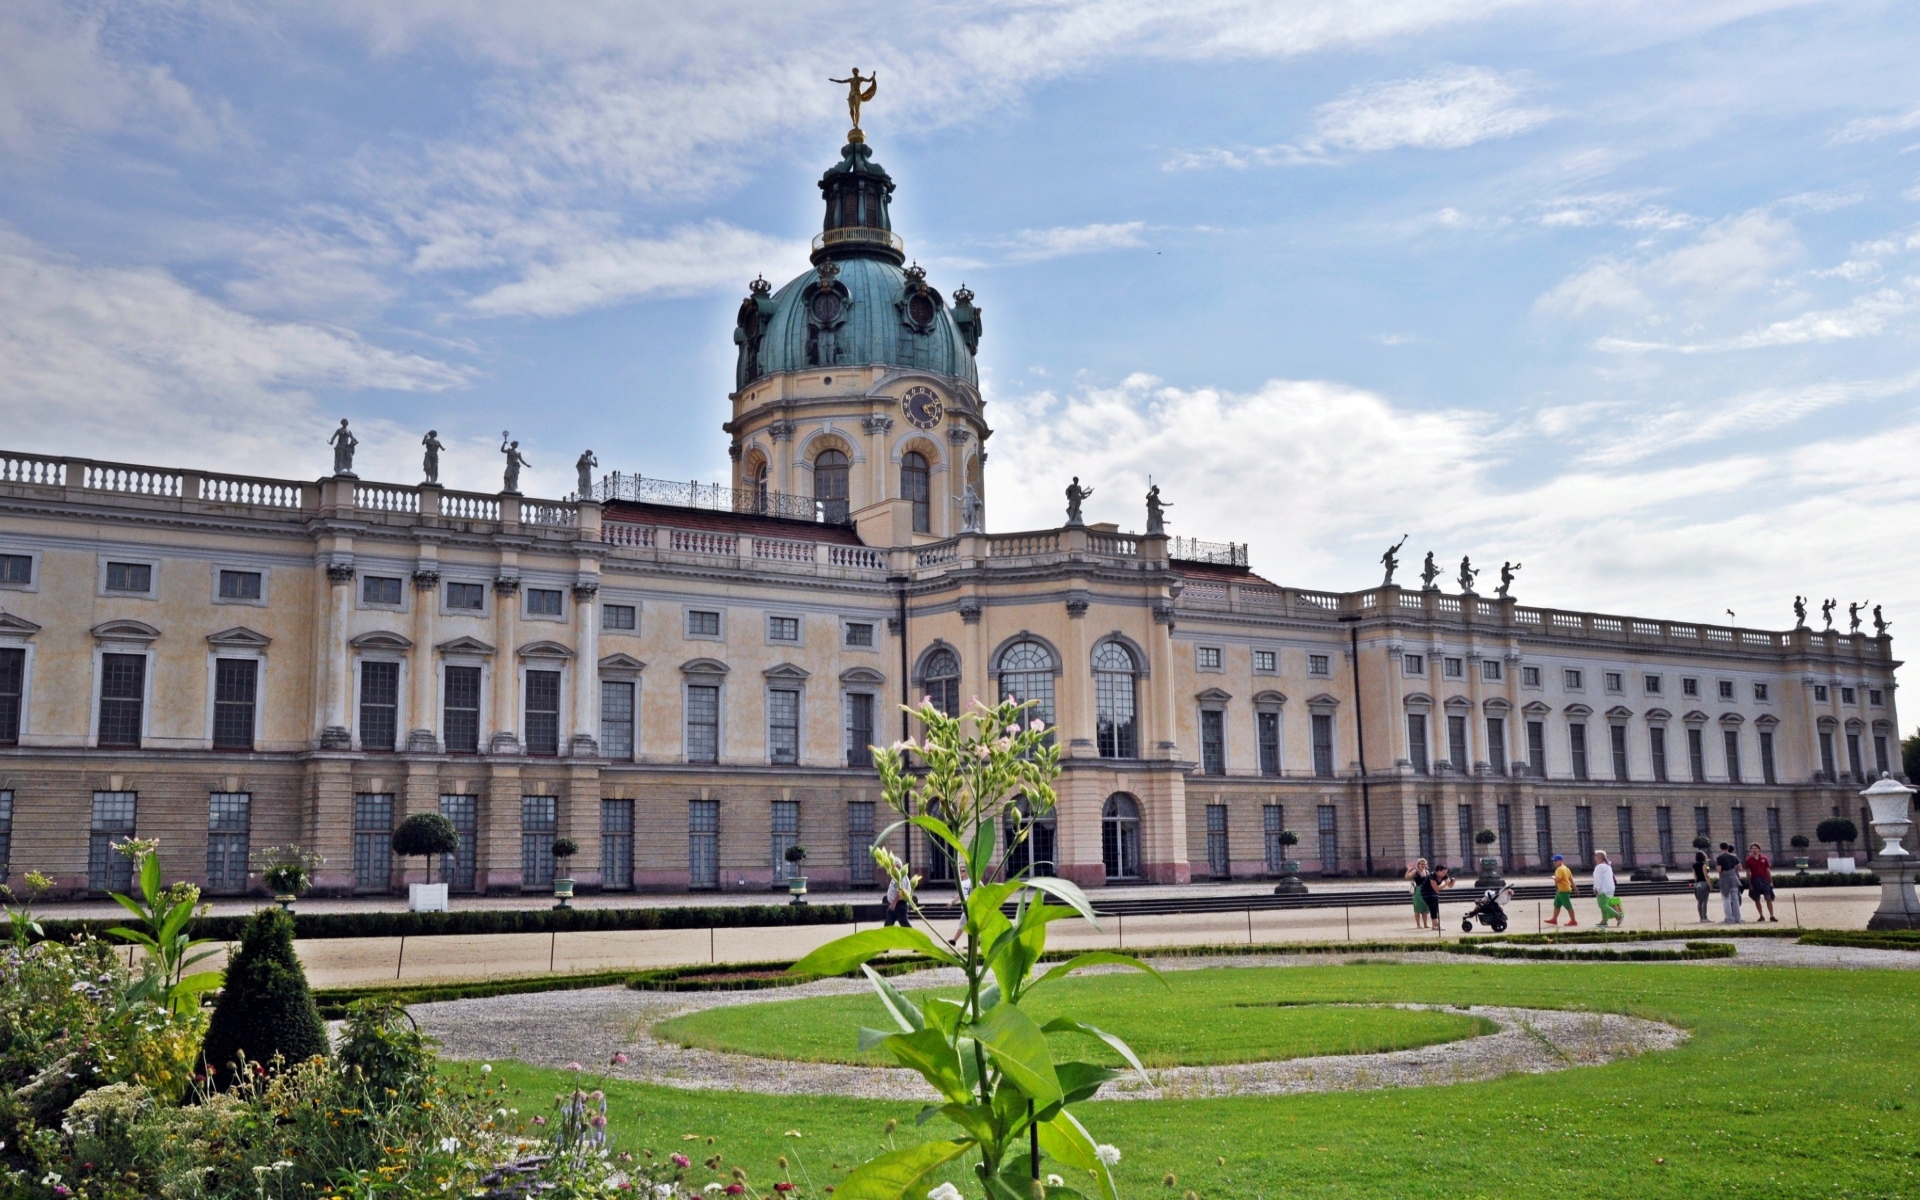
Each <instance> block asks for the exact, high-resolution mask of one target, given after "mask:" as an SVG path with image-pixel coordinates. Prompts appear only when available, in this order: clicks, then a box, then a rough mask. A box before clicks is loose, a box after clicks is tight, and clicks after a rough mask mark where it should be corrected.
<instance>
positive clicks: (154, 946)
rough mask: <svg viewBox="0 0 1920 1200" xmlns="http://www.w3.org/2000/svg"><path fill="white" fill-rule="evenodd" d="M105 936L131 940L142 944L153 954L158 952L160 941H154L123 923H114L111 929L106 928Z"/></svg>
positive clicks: (138, 944)
mask: <svg viewBox="0 0 1920 1200" xmlns="http://www.w3.org/2000/svg"><path fill="white" fill-rule="evenodd" d="M107 936H108V937H117V938H120V939H121V940H122V941H128V942H132V943H133V944H134V945H136V946H143V947H145V948H146V949H147V950H149V951H151V952H152V953H154V954H158V953H160V943H159V942H156V941H154V940H153V939H152V938H150V937H148V936H147V935H146V934H144V933H142V932H140V931H139V930H138V929H128V928H127V927H126V926H124V925H115V926H114V927H113V928H112V929H109V930H107Z"/></svg>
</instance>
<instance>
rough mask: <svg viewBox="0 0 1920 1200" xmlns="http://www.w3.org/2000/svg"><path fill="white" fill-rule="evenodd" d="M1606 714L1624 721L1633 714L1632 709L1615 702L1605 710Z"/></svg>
mask: <svg viewBox="0 0 1920 1200" xmlns="http://www.w3.org/2000/svg"><path fill="white" fill-rule="evenodd" d="M1607 715H1608V716H1609V717H1612V718H1613V719H1614V720H1616V721H1624V720H1626V719H1628V718H1629V717H1631V716H1633V710H1632V709H1630V708H1628V707H1627V706H1626V705H1624V704H1616V705H1614V706H1613V707H1612V708H1610V709H1608V710H1607Z"/></svg>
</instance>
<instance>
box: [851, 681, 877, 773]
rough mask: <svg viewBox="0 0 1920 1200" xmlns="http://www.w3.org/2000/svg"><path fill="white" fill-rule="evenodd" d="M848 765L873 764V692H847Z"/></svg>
mask: <svg viewBox="0 0 1920 1200" xmlns="http://www.w3.org/2000/svg"><path fill="white" fill-rule="evenodd" d="M846 716H847V720H846V727H847V765H848V766H850V767H871V766H872V765H873V694H872V693H871V692H848V693H847V711H846Z"/></svg>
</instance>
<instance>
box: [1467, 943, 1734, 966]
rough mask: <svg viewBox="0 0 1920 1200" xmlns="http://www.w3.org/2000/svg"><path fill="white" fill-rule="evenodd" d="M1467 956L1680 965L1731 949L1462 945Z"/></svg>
mask: <svg viewBox="0 0 1920 1200" xmlns="http://www.w3.org/2000/svg"><path fill="white" fill-rule="evenodd" d="M1461 949H1462V950H1464V951H1465V952H1467V953H1469V954H1478V955H1480V956H1481V957H1482V958H1525V959H1537V960H1540V961H1543V962H1587V961H1599V962H1682V961H1686V960H1689V959H1699V958H1732V957H1733V956H1734V953H1735V951H1734V948H1733V947H1732V946H1731V945H1730V944H1728V943H1726V942H1688V943H1687V944H1686V948H1685V949H1682V950H1648V949H1644V948H1636V949H1629V950H1610V949H1601V950H1559V949H1556V948H1554V947H1551V946H1498V945H1494V946H1487V945H1479V946H1463V947H1461Z"/></svg>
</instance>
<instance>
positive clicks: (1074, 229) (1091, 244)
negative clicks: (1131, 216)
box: [988, 221, 1147, 263]
mask: <svg viewBox="0 0 1920 1200" xmlns="http://www.w3.org/2000/svg"><path fill="white" fill-rule="evenodd" d="M1146 227H1147V223H1146V222H1145V221H1122V222H1117V223H1113V224H1096V225H1056V226H1054V227H1053V228H1052V229H1022V230H1020V231H1019V232H1018V233H1015V234H1013V235H1011V236H1009V237H1005V238H1000V239H997V240H995V241H992V242H989V243H988V244H989V245H992V246H996V247H999V248H1000V249H1003V250H1005V251H1006V255H1007V259H1008V261H1010V262H1021V263H1027V262H1044V261H1045V260H1047V259H1050V258H1064V257H1065V256H1067V255H1069V254H1098V253H1100V252H1101V251H1104V250H1126V249H1133V248H1136V247H1140V246H1144V245H1146V244H1147V243H1146V242H1145V241H1144V240H1143V239H1142V238H1141V237H1140V234H1141V233H1142V232H1143V231H1144V230H1145V229H1146Z"/></svg>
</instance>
